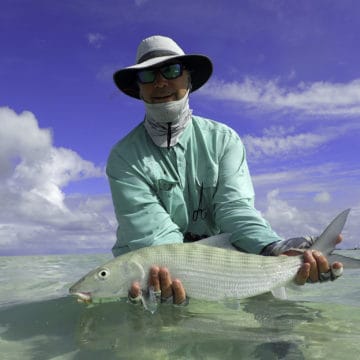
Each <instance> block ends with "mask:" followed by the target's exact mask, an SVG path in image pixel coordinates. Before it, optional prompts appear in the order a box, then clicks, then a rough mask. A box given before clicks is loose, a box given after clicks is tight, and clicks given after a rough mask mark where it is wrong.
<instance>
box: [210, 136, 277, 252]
mask: <svg viewBox="0 0 360 360" xmlns="http://www.w3.org/2000/svg"><path fill="white" fill-rule="evenodd" d="M254 199H255V194H254V189H253V185H252V181H251V177H250V173H249V168H248V165H247V161H246V152H245V148H244V145H243V143H242V141H241V140H240V138H239V137H238V136H236V135H235V134H234V133H233V135H232V136H231V137H230V139H229V141H228V142H227V143H226V145H225V148H224V152H223V154H222V157H221V158H220V159H219V180H218V187H217V189H216V192H215V195H214V206H215V221H216V223H217V225H218V226H219V228H220V231H221V232H222V233H225V232H226V233H231V234H232V236H231V239H230V240H231V241H232V243H233V244H234V245H235V246H236V247H238V248H239V249H241V250H244V251H246V252H250V253H257V254H258V253H260V252H261V250H262V249H263V248H264V247H265V246H266V245H268V244H270V243H272V242H274V241H278V240H281V238H280V237H279V236H278V235H277V234H276V233H275V232H274V231H273V230H272V229H271V227H270V225H269V224H268V222H267V221H266V220H265V219H264V218H263V217H262V216H261V214H260V213H259V212H258V211H257V210H256V209H255V207H254Z"/></svg>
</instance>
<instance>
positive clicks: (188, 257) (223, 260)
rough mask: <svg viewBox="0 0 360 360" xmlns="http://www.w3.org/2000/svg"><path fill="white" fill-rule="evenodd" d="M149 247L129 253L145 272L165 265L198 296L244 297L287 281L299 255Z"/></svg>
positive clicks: (191, 246) (186, 246)
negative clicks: (277, 255) (266, 254)
mask: <svg viewBox="0 0 360 360" xmlns="http://www.w3.org/2000/svg"><path fill="white" fill-rule="evenodd" d="M151 250H153V249H151V248H143V249H140V250H139V251H138V252H137V253H133V254H131V253H130V254H129V257H130V258H132V260H133V261H136V262H137V263H139V264H142V267H143V269H144V273H146V274H147V273H148V269H149V268H150V267H151V266H152V265H154V264H157V265H159V266H166V267H167V268H168V269H169V271H170V273H171V274H172V276H173V277H175V278H179V279H181V281H182V282H183V284H184V287H185V288H186V290H187V293H188V295H189V296H190V297H195V298H198V299H210V300H218V299H223V298H244V297H248V296H253V295H256V294H259V293H263V292H265V291H269V290H271V289H273V288H274V287H277V286H281V285H284V284H285V283H287V282H288V281H290V280H291V279H292V278H293V277H294V276H295V274H296V272H297V270H298V269H299V266H300V264H301V260H300V257H285V256H282V257H265V256H259V255H251V254H244V253H241V252H235V251H229V250H224V249H220V248H214V247H209V246H205V245H197V244H182V245H180V246H179V245H178V244H172V245H161V246H158V247H157V248H156V251H151ZM113 261H114V260H113ZM115 261H116V260H115ZM142 280H143V281H142V285H143V286H145V285H146V279H142ZM254 284H256V286H254Z"/></svg>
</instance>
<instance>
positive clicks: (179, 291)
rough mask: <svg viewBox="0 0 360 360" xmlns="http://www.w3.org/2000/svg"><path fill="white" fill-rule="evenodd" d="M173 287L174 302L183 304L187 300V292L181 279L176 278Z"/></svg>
mask: <svg viewBox="0 0 360 360" xmlns="http://www.w3.org/2000/svg"><path fill="white" fill-rule="evenodd" d="M172 287H173V291H174V304H177V305H180V304H183V303H184V302H185V300H186V293H185V289H184V287H183V284H182V283H181V281H180V280H179V279H174V280H173V283H172Z"/></svg>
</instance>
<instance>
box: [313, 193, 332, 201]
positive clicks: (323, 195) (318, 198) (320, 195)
mask: <svg viewBox="0 0 360 360" xmlns="http://www.w3.org/2000/svg"><path fill="white" fill-rule="evenodd" d="M314 201H315V202H319V203H328V202H330V201H331V195H330V194H329V193H328V192H327V191H322V192H319V193H317V194H316V195H315V197H314Z"/></svg>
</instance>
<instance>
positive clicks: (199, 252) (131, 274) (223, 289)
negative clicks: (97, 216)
mask: <svg viewBox="0 0 360 360" xmlns="http://www.w3.org/2000/svg"><path fill="white" fill-rule="evenodd" d="M349 211H350V210H349V209H348V210H345V211H343V212H342V213H341V214H339V215H338V216H337V217H336V218H335V219H334V220H333V221H332V222H331V223H330V225H329V226H328V227H327V228H326V229H325V231H324V232H323V233H322V234H321V235H320V237H319V238H318V240H317V241H316V242H315V244H314V245H313V247H312V248H313V249H317V250H319V251H323V252H324V255H326V256H328V255H330V254H331V252H332V250H333V249H334V247H335V245H336V239H337V236H338V234H340V232H341V231H342V229H343V226H344V224H345V222H346V219H347V216H348V214H349ZM228 238H229V236H228V235H225V234H222V235H219V237H218V239H215V240H216V241H213V239H211V238H209V239H206V240H204V241H199V242H197V243H187V244H168V245H159V246H153V247H146V248H142V249H139V250H136V251H133V252H130V253H127V254H124V255H121V256H119V257H116V258H114V259H112V260H110V261H109V262H107V263H105V264H104V265H102V266H100V267H98V268H96V269H95V270H93V271H91V272H89V273H88V274H87V275H86V276H84V277H83V278H82V279H80V280H79V281H78V282H77V283H75V284H74V285H73V286H72V287H71V288H70V294H72V295H76V296H77V297H78V298H79V299H80V300H81V301H85V302H90V301H95V302H96V301H97V300H103V299H117V298H123V297H126V296H127V294H128V291H129V288H130V286H131V284H132V283H133V282H134V281H137V282H139V283H140V285H141V287H142V288H143V289H145V288H147V278H148V273H149V269H150V267H151V266H153V265H158V266H164V267H167V268H168V269H169V271H170V273H171V275H172V277H173V278H178V279H180V280H181V281H182V283H183V285H184V288H185V289H186V293H187V295H188V296H189V297H190V298H196V299H203V300H223V299H243V298H248V297H252V296H256V295H259V294H263V293H266V292H269V291H273V290H275V289H278V288H281V287H283V286H285V285H286V284H288V283H289V282H291V281H292V280H293V279H294V277H295V275H296V273H297V271H298V269H299V268H300V266H301V264H302V261H303V260H302V256H281V255H280V256H276V257H275V256H261V255H254V254H245V253H242V252H240V251H234V249H232V247H231V245H230V246H229V242H228ZM222 244H224V245H222ZM218 246H220V247H218ZM355 266H356V267H359V262H357V263H356V264H355Z"/></svg>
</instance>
